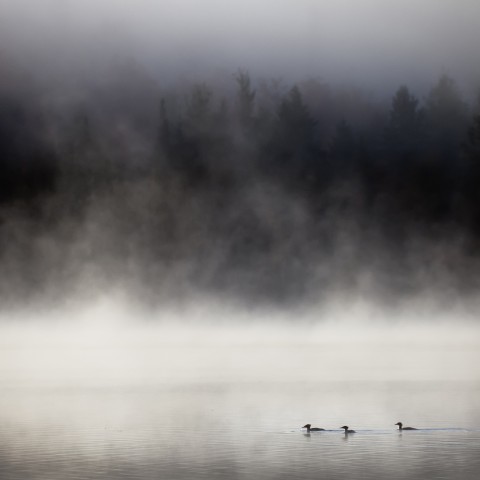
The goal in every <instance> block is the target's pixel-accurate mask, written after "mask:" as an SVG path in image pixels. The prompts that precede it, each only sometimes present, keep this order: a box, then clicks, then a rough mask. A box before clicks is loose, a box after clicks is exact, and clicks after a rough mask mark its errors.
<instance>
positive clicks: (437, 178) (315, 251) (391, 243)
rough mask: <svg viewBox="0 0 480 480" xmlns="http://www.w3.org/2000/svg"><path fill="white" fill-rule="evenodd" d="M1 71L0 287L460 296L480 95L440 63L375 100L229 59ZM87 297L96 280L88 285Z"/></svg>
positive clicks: (477, 217) (162, 294)
mask: <svg viewBox="0 0 480 480" xmlns="http://www.w3.org/2000/svg"><path fill="white" fill-rule="evenodd" d="M0 68H1V70H2V75H1V77H0V265H1V267H2V272H3V275H2V279H1V280H0V297H1V298H2V299H3V301H4V302H7V304H8V303H9V302H10V303H12V304H15V303H16V302H18V301H19V300H21V301H24V300H25V298H27V299H29V301H35V300H36V299H40V298H43V297H46V298H50V299H52V298H53V299H56V300H58V299H61V298H64V297H65V295H66V292H67V291H68V292H75V293H76V294H85V295H88V294H89V293H88V292H90V290H92V291H97V292H98V291H102V290H108V289H109V288H111V287H112V285H114V286H117V287H119V288H125V289H128V291H129V292H131V293H132V295H134V296H135V297H136V298H139V299H141V301H151V302H153V303H156V302H161V301H165V299H171V298H177V299H182V298H184V297H185V296H188V295H191V294H192V292H200V293H202V292H208V293H213V294H215V295H220V296H225V297H227V298H240V299H243V300H248V301H254V302H273V303H280V304H281V303H283V302H301V301H305V300H312V301H313V300H314V301H321V299H322V298H326V297H328V296H329V295H331V294H333V293H334V292H336V291H338V290H342V291H355V292H360V293H361V294H364V295H375V296H378V297H379V298H380V299H381V300H382V301H385V302H393V301H395V300H396V299H397V298H404V297H405V296H406V297H409V296H412V295H413V296H414V295H419V294H422V293H424V292H430V291H434V292H438V291H441V292H442V294H441V297H442V298H443V300H444V301H447V302H449V301H451V300H452V299H454V298H456V297H457V296H458V295H459V294H461V295H474V294H475V293H476V292H477V291H478V288H479V286H480V285H479V283H478V279H477V277H478V276H477V275H476V274H477V272H478V269H479V266H480V263H479V261H480V250H479V247H480V95H479V97H478V100H476V101H467V100H465V98H464V96H463V93H462V91H461V89H460V88H459V86H458V85H457V83H456V81H455V79H454V78H452V77H451V76H448V75H442V76H440V78H438V79H432V87H431V89H430V91H429V92H428V94H427V95H424V96H423V97H419V96H417V95H416V94H415V92H414V91H413V90H412V89H411V88H410V87H409V86H407V85H403V84H402V82H401V81H400V82H399V87H398V89H397V90H396V91H393V92H392V94H391V97H390V98H389V99H384V98H378V97H376V96H375V92H373V93H372V92H366V91H364V90H362V89H360V88H356V87H355V86H345V85H338V86H335V85H329V84H328V83H326V82H323V81H322V80H319V79H306V80H304V81H301V82H298V83H297V84H291V85H288V84H286V83H285V82H283V81H282V80H279V79H254V77H253V76H251V74H250V73H249V72H248V71H246V70H238V71H237V72H234V73H233V74H231V75H229V76H227V77H228V78H219V79H218V81H216V82H213V83H209V82H205V81H200V82H196V81H195V79H193V80H190V79H188V80H183V81H179V82H178V83H177V84H169V85H162V82H161V78H160V79H159V78H155V77H154V76H153V75H151V74H150V73H148V72H146V71H144V70H142V68H141V67H140V66H139V65H138V64H136V63H135V62H134V61H125V62H123V63H121V65H117V66H116V67H115V68H114V69H113V71H111V72H109V73H108V75H107V74H105V75H103V76H102V77H101V78H96V79H95V80H94V81H93V80H91V79H90V80H87V81H85V82H84V83H82V82H81V81H70V82H67V81H64V80H62V79H61V78H59V79H58V82H57V83H52V82H51V81H50V82H42V81H41V80H39V79H36V78H35V77H34V76H33V75H30V74H29V73H28V72H27V71H25V70H24V69H22V68H20V67H19V66H17V65H14V64H13V63H9V62H8V61H7V60H6V59H4V58H2V59H1V66H0ZM90 293H91V292H90Z"/></svg>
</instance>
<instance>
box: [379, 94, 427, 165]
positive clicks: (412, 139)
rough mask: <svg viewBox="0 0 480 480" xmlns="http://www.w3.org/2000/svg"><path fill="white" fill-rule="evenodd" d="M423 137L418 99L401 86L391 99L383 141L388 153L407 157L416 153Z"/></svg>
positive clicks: (421, 116) (399, 157) (421, 115)
mask: <svg viewBox="0 0 480 480" xmlns="http://www.w3.org/2000/svg"><path fill="white" fill-rule="evenodd" d="M423 138H424V114H423V111H422V110H421V109H420V108H419V106H418V100H417V99H416V98H415V97H414V96H413V95H412V94H411V93H410V91H409V89H408V88H407V87H406V86H401V87H400V88H399V89H398V90H397V92H396V94H395V96H394V97H393V100H392V106H391V109H390V116H389V120H388V125H387V127H386V129H385V143H386V147H387V151H388V153H389V155H392V156H393V157H395V158H397V159H407V158H411V157H412V156H415V155H416V154H418V152H419V150H420V149H421V141H422V140H423Z"/></svg>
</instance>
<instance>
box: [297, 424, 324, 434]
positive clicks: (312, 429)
mask: <svg viewBox="0 0 480 480" xmlns="http://www.w3.org/2000/svg"><path fill="white" fill-rule="evenodd" d="M302 428H306V429H307V433H310V432H324V431H325V429H324V428H317V427H313V428H312V424H311V423H307V424H306V425H304V426H303V427H302Z"/></svg>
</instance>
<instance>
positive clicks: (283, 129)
mask: <svg viewBox="0 0 480 480" xmlns="http://www.w3.org/2000/svg"><path fill="white" fill-rule="evenodd" d="M268 150H269V152H267V155H269V156H271V161H273V162H274V165H273V167H274V168H275V169H276V170H277V171H280V172H281V174H286V175H287V179H290V178H291V177H292V175H293V178H297V179H298V178H302V179H305V178H308V179H309V180H310V179H315V178H316V177H317V175H318V174H319V172H318V171H316V169H317V168H318V162H317V160H318V153H319V152H318V148H317V143H316V121H315V120H314V119H313V117H312V116H311V115H310V112H309V110H308V108H307V106H306V105H305V103H304V102H303V99H302V94H301V93H300V89H299V88H298V87H297V86H294V87H293V88H292V89H291V90H290V91H289V92H288V94H287V95H286V96H285V97H284V98H283V100H282V102H281V103H280V106H279V108H278V112H277V117H276V122H275V125H274V128H273V136H272V138H271V141H270V145H269V149H268ZM279 169H280V170H279Z"/></svg>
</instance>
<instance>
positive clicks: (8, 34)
mask: <svg viewBox="0 0 480 480" xmlns="http://www.w3.org/2000/svg"><path fill="white" fill-rule="evenodd" d="M0 19H1V20H0V31H1V32H2V33H0V40H2V44H3V45H4V48H6V47H5V45H8V46H9V47H13V48H17V49H18V51H22V52H30V53H31V52H38V51H41V52H42V53H47V54H50V55H53V56H58V57H60V58H62V59H63V57H68V58H69V59H70V61H72V59H75V58H82V57H85V56H88V55H98V54H99V53H100V52H101V54H102V55H105V54H110V55H113V54H117V55H118V54H119V53H120V54H122V53H125V54H127V55H133V56H135V57H137V58H141V59H143V60H145V61H147V62H149V63H150V64H151V65H152V66H154V67H159V66H163V68H164V70H167V71H168V72H169V74H170V75H175V74H176V73H185V72H187V71H190V69H191V70H192V71H195V70H198V71H200V72H202V71H206V70H208V69H224V70H226V71H228V70H233V71H234V70H236V69H237V68H238V67H243V68H248V69H249V70H250V71H251V72H253V73H256V74H258V75H268V74H271V75H275V76H278V75H282V76H284V77H285V78H293V79H295V78H304V77H306V76H312V75H315V76H317V75H318V76H321V77H323V78H325V79H327V80H333V79H342V80H354V81H358V82H366V83H369V82H371V83H372V85H379V84H382V83H385V84H390V83H392V82H393V83H401V82H407V83H409V82H412V81H413V82H416V81H420V82H422V81H428V82H429V83H432V82H434V81H435V80H436V78H437V77H438V75H440V74H442V73H448V74H450V75H452V76H454V77H456V78H458V79H459V80H460V81H461V82H464V83H470V84H471V85H472V86H473V84H474V83H476V82H477V81H478V80H479V79H480V49H479V48H478V46H479V45H480V1H478V0H401V1H399V0H361V1H360V0H335V1H332V0H329V1H324V0H243V1H238V0H175V1H171V0H168V1H165V0H0Z"/></svg>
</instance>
